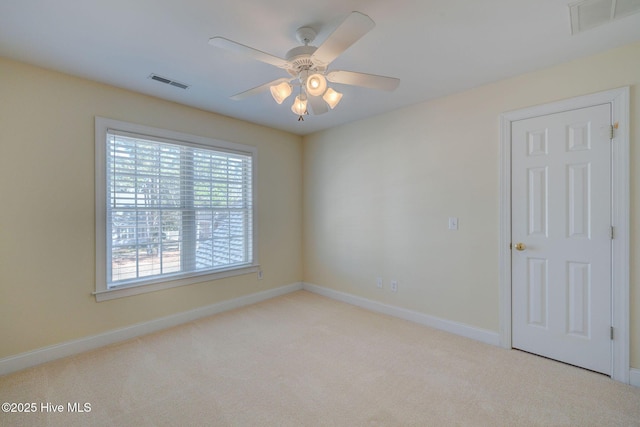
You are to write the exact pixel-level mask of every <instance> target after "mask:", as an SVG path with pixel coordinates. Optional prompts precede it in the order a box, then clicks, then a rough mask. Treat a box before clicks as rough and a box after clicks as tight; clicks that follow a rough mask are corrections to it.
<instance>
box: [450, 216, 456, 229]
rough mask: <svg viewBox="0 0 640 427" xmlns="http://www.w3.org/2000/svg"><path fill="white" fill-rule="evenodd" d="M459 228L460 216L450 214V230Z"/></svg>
mask: <svg viewBox="0 0 640 427" xmlns="http://www.w3.org/2000/svg"><path fill="white" fill-rule="evenodd" d="M457 229H458V217H457V216H450V217H449V230H457Z"/></svg>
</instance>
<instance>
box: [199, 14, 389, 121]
mask: <svg viewBox="0 0 640 427" xmlns="http://www.w3.org/2000/svg"><path fill="white" fill-rule="evenodd" d="M375 25H376V24H375V22H373V20H372V19H371V18H369V17H368V16H367V15H365V14H363V13H360V12H351V13H350V14H349V15H348V16H347V17H346V18H345V20H344V21H342V23H341V24H340V25H339V26H338V27H337V28H336V29H335V30H334V31H333V32H332V33H331V34H330V35H329V37H327V39H326V40H325V41H324V42H323V43H322V44H321V45H320V46H318V47H315V46H311V45H310V43H312V42H313V40H314V39H315V37H316V34H317V33H316V31H315V30H314V29H312V28H310V27H301V28H298V30H297V31H296V38H297V39H298V41H299V42H300V43H303V45H301V46H297V47H294V48H293V49H291V50H289V51H288V52H287V54H286V55H285V58H278V57H277V56H273V55H271V54H268V53H265V52H262V51H260V50H257V49H254V48H251V47H249V46H245V45H243V44H241V43H238V42H235V41H233V40H229V39H227V38H224V37H213V38H211V39H209V44H211V45H212V46H216V47H219V48H222V49H226V50H228V51H231V52H235V53H238V54H242V55H245V56H249V57H251V58H253V59H256V60H258V61H261V62H265V63H267V64H271V65H274V66H276V67H278V68H282V69H284V70H286V71H287V72H288V73H289V75H290V76H289V77H282V78H279V79H276V80H273V81H271V82H268V83H265V84H263V85H260V86H258V87H255V88H253V89H249V90H247V91H244V92H241V93H238V94H236V95H233V96H232V97H231V99H233V100H237V101H238V100H243V99H245V98H248V97H250V96H252V95H256V94H258V93H261V92H264V91H266V90H267V89H270V90H271V95H272V96H273V98H274V99H275V100H276V102H277V103H278V104H282V102H283V101H284V100H285V99H286V98H287V97H289V95H291V93H292V92H293V87H294V86H296V87H299V95H297V96H296V98H295V101H294V103H293V105H292V107H291V111H293V112H294V113H295V114H297V115H298V116H299V118H298V120H304V119H303V117H302V116H303V115H305V114H309V110H308V105H309V106H310V107H311V112H312V113H313V114H314V115H317V114H323V113H326V112H327V111H329V108H331V109H333V108H334V107H335V106H336V105H337V104H338V102H340V99H341V98H342V94H341V93H339V92H337V91H336V90H335V89H333V88H330V87H328V86H327V81H329V82H332V83H339V84H346V85H354V86H361V87H366V88H371V89H380V90H387V91H392V90H394V89H395V88H397V87H398V85H399V84H400V80H399V79H396V78H393V77H385V76H378V75H374V74H365V73H358V72H354V71H341V70H332V71H328V67H329V65H330V64H331V62H333V60H335V59H336V58H337V57H338V56H339V55H340V54H341V53H342V52H344V51H345V50H347V49H348V48H349V47H350V46H351V45H352V44H354V43H355V42H356V41H358V40H359V39H360V38H361V37H362V36H364V35H365V34H366V33H368V32H369V31H370V30H371V29H372V28H373V27H374V26H375Z"/></svg>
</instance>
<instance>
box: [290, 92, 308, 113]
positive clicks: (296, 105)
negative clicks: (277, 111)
mask: <svg viewBox="0 0 640 427" xmlns="http://www.w3.org/2000/svg"><path fill="white" fill-rule="evenodd" d="M291 111H293V112H294V113H295V114H297V115H299V116H301V115H303V114H305V113H306V112H307V100H306V99H302V98H300V95H298V96H296V99H295V101H293V105H292V106H291Z"/></svg>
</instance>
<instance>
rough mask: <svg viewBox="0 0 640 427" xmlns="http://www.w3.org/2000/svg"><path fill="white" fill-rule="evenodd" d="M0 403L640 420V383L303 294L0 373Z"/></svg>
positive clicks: (47, 413) (126, 415)
mask: <svg viewBox="0 0 640 427" xmlns="http://www.w3.org/2000/svg"><path fill="white" fill-rule="evenodd" d="M0 396H1V398H0V400H2V402H20V403H32V402H33V403H36V405H37V410H36V412H35V413H21V414H18V413H4V412H2V413H0V425H2V426H76V425H77V426H378V425H379V426H640V388H635V387H631V386H627V385H624V384H620V383H617V382H615V381H612V380H611V379H610V378H608V377H606V376H603V375H600V374H596V373H593V372H590V371H586V370H583V369H579V368H575V367H572V366H568V365H565V364H562V363H558V362H555V361H551V360H547V359H544V358H541V357H536V356H533V355H530V354H527V353H523V352H520V351H515V350H505V349H502V348H498V347H494V346H491V345H486V344H483V343H480V342H476V341H473V340H470V339H466V338H462V337H459V336H455V335H451V334H447V333H445V332H442V331H438V330H434V329H431V328H427V327H425V326H421V325H418V324H414V323H411V322H407V321H404V320H400V319H397V318H393V317H389V316H386V315H382V314H378V313H373V312H369V311H366V310H363V309H360V308H358V307H354V306H351V305H348V304H344V303H341V302H337V301H334V300H331V299H328V298H325V297H322V296H319V295H316V294H312V293H310V292H307V291H298V292H294V293H291V294H287V295H284V296H281V297H278V298H274V299H271V300H268V301H264V302H261V303H258V304H255V305H251V306H247V307H243V308H240V309H237V310H233V311H229V312H225V313H221V314H218V315H215V316H212V317H208V318H205V319H200V320H197V321H194V322H190V323H188V324H185V325H181V326H178V327H175V328H171V329H168V330H165V331H162V332H158V333H154V334H150V335H146V336H142V337H139V338H137V339H133V340H130V341H126V342H122V343H118V344H114V345H111V346H108V347H104V348H101V349H97V350H94V351H91V352H87V353H83V354H79V355H76V356H73V357H68V358H65V359H61V360H57V361H54V362H50V363H47V364H44V365H41V366H36V367H33V368H30V369H27V370H24V371H20V372H16V373H13V374H10V375H7V376H4V377H0ZM47 403H51V404H52V405H53V406H47ZM85 403H88V404H89V405H90V408H89V409H90V411H86V409H87V407H85V406H84V404H85ZM69 404H71V408H69ZM56 405H63V412H51V409H55V408H56ZM74 405H75V407H74ZM78 408H81V409H83V410H84V412H79V411H76V412H73V413H71V412H69V409H78ZM58 409H60V408H58Z"/></svg>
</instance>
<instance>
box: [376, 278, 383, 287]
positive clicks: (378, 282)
mask: <svg viewBox="0 0 640 427" xmlns="http://www.w3.org/2000/svg"><path fill="white" fill-rule="evenodd" d="M376 286H377V287H378V289H382V277H378V278H377V279H376Z"/></svg>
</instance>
